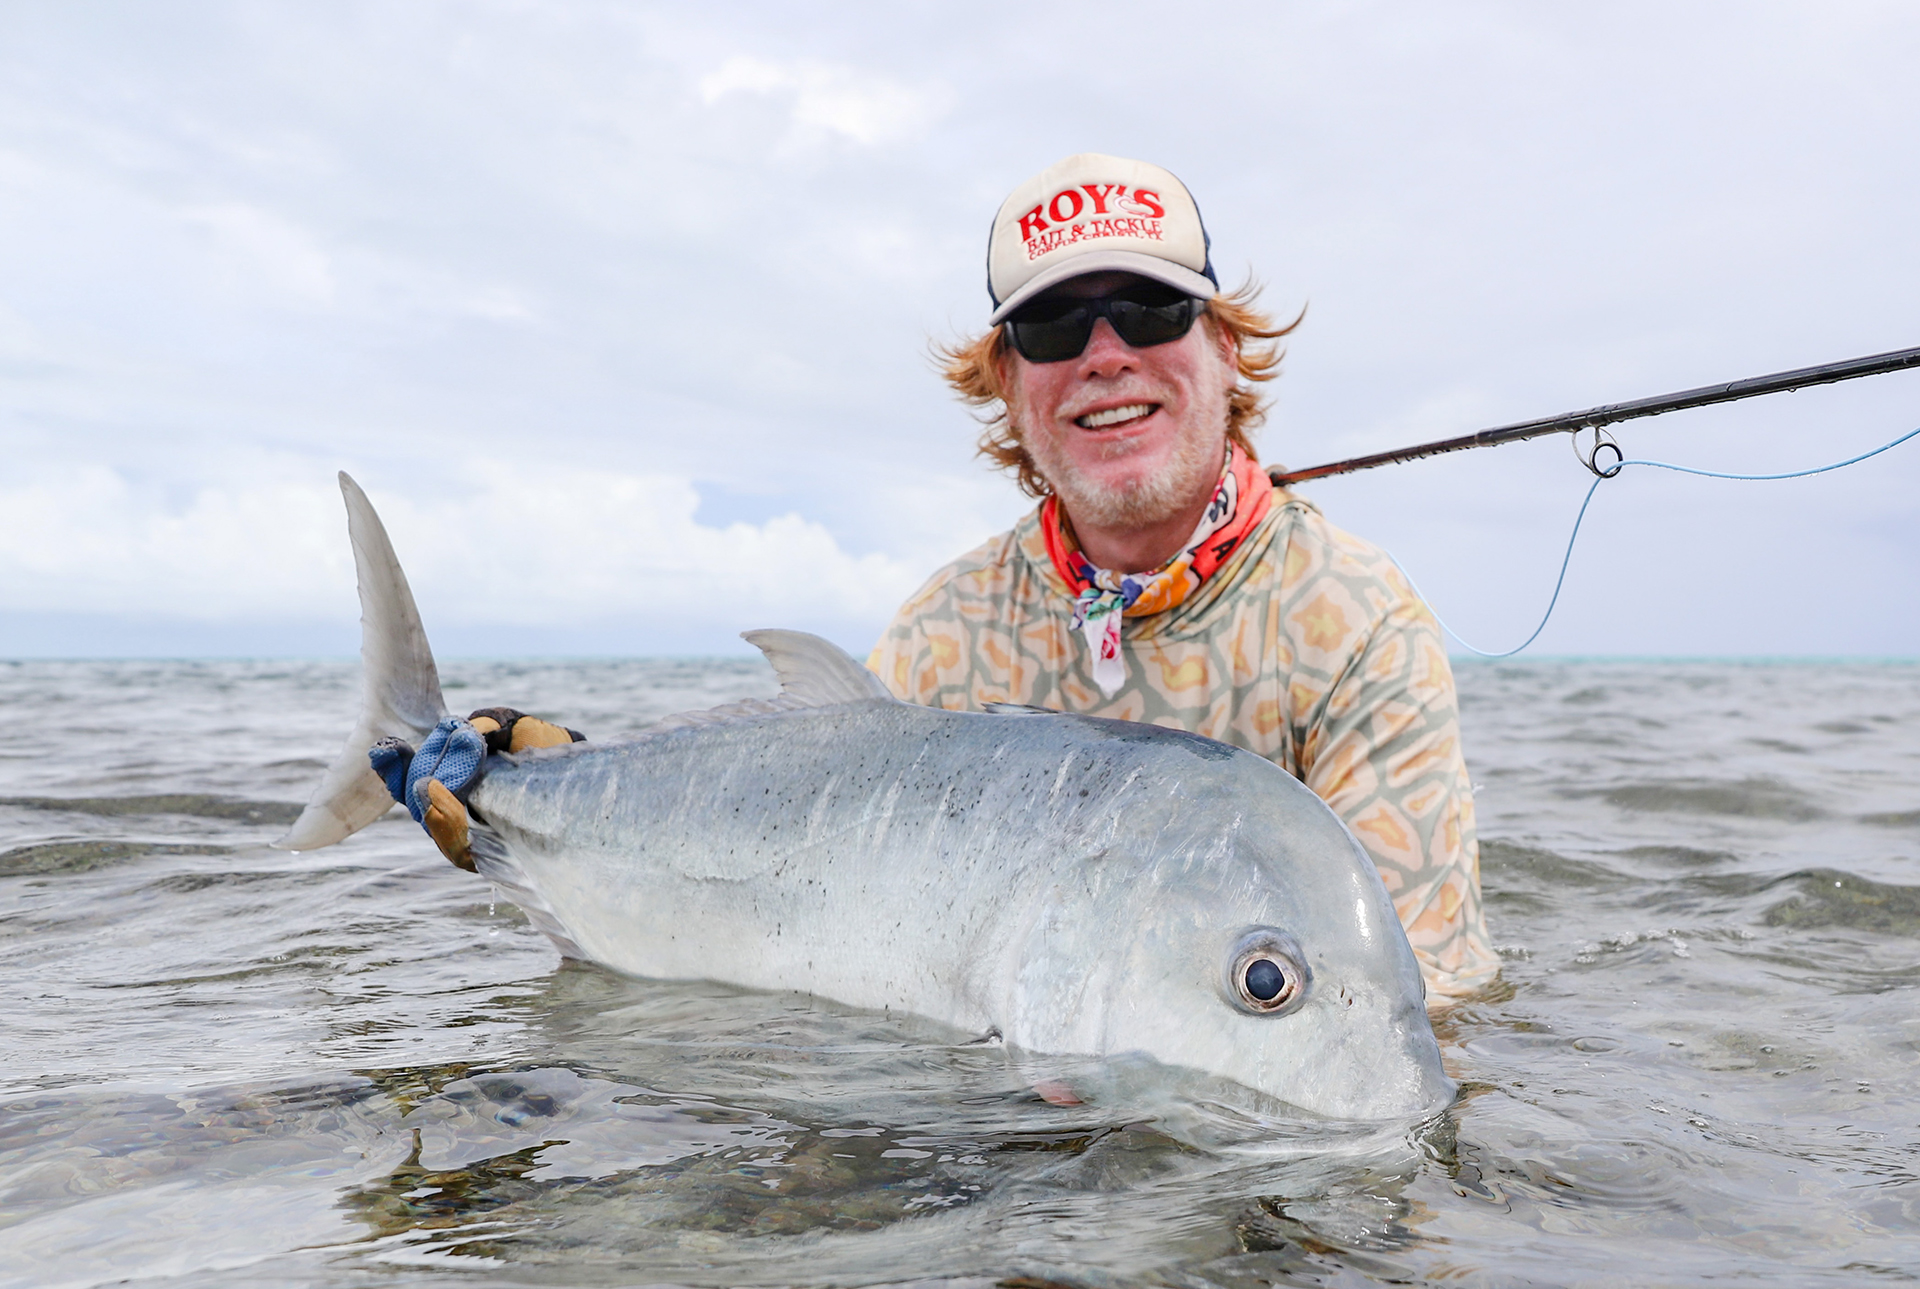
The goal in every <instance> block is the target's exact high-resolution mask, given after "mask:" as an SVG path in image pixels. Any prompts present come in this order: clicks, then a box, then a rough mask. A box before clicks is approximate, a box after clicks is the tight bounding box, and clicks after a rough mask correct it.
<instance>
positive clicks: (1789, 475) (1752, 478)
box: [1388, 430, 1920, 658]
mask: <svg viewBox="0 0 1920 1289" xmlns="http://www.w3.org/2000/svg"><path fill="white" fill-rule="evenodd" d="M1915 437H1920V430H1908V431H1907V432H1906V433H1905V434H1902V435H1901V436H1900V437H1899V438H1897V439H1895V440H1893V442H1891V443H1883V444H1881V445H1880V446H1879V447H1877V448H1875V449H1873V451H1871V452H1862V453H1861V454H1860V455H1859V456H1857V457H1848V458H1847V459H1846V460H1845V461H1835V462H1834V463H1833V464H1832V465H1819V466H1815V467H1813V468H1812V469H1811V470H1788V471H1786V472H1784V473H1782V474H1730V473H1728V472H1726V471H1723V470H1700V469H1696V468H1695V467H1693V466H1690V465H1674V464H1673V463H1672V462H1671V461H1640V460H1628V461H1620V462H1616V463H1615V464H1614V465H1613V467H1612V468H1611V469H1609V470H1607V471H1606V472H1605V473H1603V474H1596V475H1595V477H1594V480H1593V483H1592V485H1591V486H1590V487H1588V489H1587V495H1586V497H1585V498H1583V499H1582V500H1581V502H1580V513H1579V514H1577V515H1575V516H1574V517H1573V532H1572V533H1570V534H1569V535H1568V536H1567V552H1566V554H1565V555H1562V556H1561V557H1560V576H1559V577H1557V578H1555V579H1554V582H1553V596H1552V598H1550V599H1549V600H1548V601H1547V611H1546V612H1545V613H1543V614H1541V615H1540V625H1539V626H1537V627H1535V628H1534V629H1533V633H1532V634H1531V635H1529V636H1528V637H1527V638H1526V639H1525V640H1522V641H1521V642H1520V643H1519V644H1517V645H1515V646H1514V647H1513V648H1511V649H1506V650H1502V651H1501V652H1499V653H1494V652H1491V651H1489V650H1486V649H1481V648H1479V647H1477V646H1475V645H1472V644H1468V642H1467V640H1466V639H1465V638H1464V637H1463V636H1462V635H1461V634H1460V633H1459V632H1458V631H1455V630H1454V629H1453V628H1452V627H1450V626H1448V625H1447V623H1446V619H1444V618H1442V617H1441V616H1440V615H1439V614H1438V613H1433V606H1432V605H1431V604H1429V605H1427V611H1428V612H1429V613H1433V620H1434V621H1435V622H1438V623H1439V624H1440V629H1441V630H1442V631H1445V632H1446V633H1447V634H1448V635H1450V636H1452V637H1453V638H1454V639H1455V640H1458V641H1459V642H1460V643H1461V644H1462V645H1464V646H1465V647H1466V649H1467V652H1469V653H1477V654H1479V655H1480V656H1481V657H1482V658H1511V657H1513V655H1515V654H1517V653H1519V652H1520V651H1521V650H1522V649H1525V648H1526V647H1527V646H1528V645H1530V644H1532V643H1533V642H1534V641H1535V640H1538V639H1539V638H1540V633H1541V632H1542V631H1545V630H1546V629H1547V622H1548V620H1549V619H1551V618H1552V617H1553V610H1554V606H1555V605H1557V604H1559V603H1560V590H1561V588H1562V587H1564V586H1565V585H1566V584H1567V566H1568V565H1569V564H1571V563H1572V562H1573V546H1574V543H1575V542H1577V541H1579V540H1580V524H1581V521H1582V520H1584V519H1586V517H1587V507H1588V506H1590V505H1592V504H1593V494H1594V493H1595V492H1597V491H1599V488H1600V485H1601V484H1603V483H1605V482H1606V481H1607V480H1609V479H1611V478H1613V477H1614V476H1615V475H1617V474H1619V473H1620V472H1621V471H1622V470H1624V469H1626V468H1627V467H1628V466H1630V465H1647V466H1652V467H1654V468H1655V469H1656V470H1676V471H1678V472H1679V473H1681V474H1697V475H1700V476H1701V477H1702V478H1706V479H1740V480H1744V481H1747V482H1765V481H1768V480H1772V479H1804V478H1806V477H1807V476H1808V475H1812V474H1825V473H1826V472H1827V471H1829V470H1839V469H1842V468H1844V467H1846V466H1850V465H1857V464H1859V463H1860V462H1862V461H1865V460H1866V459H1867V458H1868V457H1877V456H1879V455H1880V454H1881V453H1882V452H1885V451H1888V450H1889V449H1891V448H1897V447H1899V446H1900V445H1901V444H1902V443H1905V442H1906V441H1907V440H1908V439H1911V438H1915ZM1388 558H1390V559H1391V558H1392V556H1389V557H1388ZM1393 562H1394V566H1395V567H1396V568H1399V569H1400V575H1401V576H1402V577H1405V578H1406V579H1407V585H1408V586H1412V587H1413V593H1414V594H1415V595H1419V596H1420V599H1421V600H1422V601H1423V602H1424V601H1425V600H1426V598H1427V597H1426V596H1424V595H1420V588H1419V587H1418V586H1417V585H1415V584H1414V580H1413V577H1412V576H1411V575H1410V574H1409V573H1408V572H1407V570H1406V568H1405V567H1404V566H1402V565H1401V563H1400V561H1399V560H1397V559H1396V560H1394V561H1393Z"/></svg>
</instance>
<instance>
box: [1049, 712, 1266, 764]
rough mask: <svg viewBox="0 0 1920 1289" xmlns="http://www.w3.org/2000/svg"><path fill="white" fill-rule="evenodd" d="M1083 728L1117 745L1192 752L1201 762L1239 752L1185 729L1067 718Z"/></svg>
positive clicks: (1084, 717) (1103, 718)
mask: <svg viewBox="0 0 1920 1289" xmlns="http://www.w3.org/2000/svg"><path fill="white" fill-rule="evenodd" d="M1070 719H1072V720H1077V721H1079V722H1081V723H1082V724H1084V725H1093V726H1097V727H1099V728H1100V729H1101V730H1102V731H1103V732H1104V733H1105V734H1106V735H1107V736H1108V737H1109V738H1111V739H1113V740H1114V741H1115V742H1116V743H1146V744H1150V745H1160V746H1170V747H1177V748H1179V749H1180V750H1182V751H1184V752H1191V753H1193V755H1195V756H1197V757H1199V758H1200V759H1201V760H1203V761H1225V760H1228V759H1230V758H1231V757H1233V756H1234V754H1235V753H1236V752H1238V751H1239V749H1238V748H1235V747H1231V746H1229V745H1228V744H1225V743H1221V742H1217V741H1216V740H1214V739H1210V738H1204V737H1202V736H1201V735H1198V734H1189V733H1188V732H1187V731H1185V730H1170V729H1166V728H1163V727H1162V726H1159V725H1143V724H1141V723H1140V722H1138V721H1116V720H1113V719H1111V718H1109V717H1105V716H1075V717H1072V718H1070Z"/></svg>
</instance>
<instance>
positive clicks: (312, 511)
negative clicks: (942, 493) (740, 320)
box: [0, 460, 924, 627]
mask: <svg viewBox="0 0 1920 1289" xmlns="http://www.w3.org/2000/svg"><path fill="white" fill-rule="evenodd" d="M253 472H254V473H255V474H259V475H278V476H280V477H281V478H282V479H283V480H284V479H286V478H288V477H290V475H291V471H290V470H289V469H288V468H286V467H285V466H282V467H280V468H273V467H267V468H264V469H263V468H261V467H260V466H258V465H257V464H256V465H255V467H254V471H253ZM433 482H434V484H435V487H436V491H435V492H434V493H433V494H431V495H423V494H422V493H420V492H400V491H398V490H396V489H394V488H392V487H380V486H377V485H370V491H371V495H372V496H373V498H374V504H375V506H376V507H377V508H378V509H379V510H380V512H381V515H382V518H383V519H384V521H385V523H386V525H387V528H388V531H389V532H390V533H391V534H392V536H393V540H394V544H395V548H396V550H397V551H398V552H399V554H400V558H401V563H402V564H403V565H404V566H405V567H406V569H407V571H408V574H409V577H410V579H411V581H412V583H413V585H414V587H415V589H416V591H417V592H418V594H419V595H420V598H421V601H422V603H423V604H430V605H432V606H433V609H434V612H435V614H436V615H437V616H438V617H439V619H440V620H442V621H447V622H460V621H465V622H479V621H493V622H499V623H503V624H515V625H542V624H548V623H552V622H555V621H576V622H591V621H594V620H596V619H599V620H608V619H614V618H621V617H631V616H635V615H646V616H653V615H658V616H661V617H663V618H665V619H668V620H674V619H693V620H698V621H702V622H714V623H722V624H737V626H738V627H747V626H756V625H766V624H768V623H774V622H779V621H781V620H783V615H784V616H785V617H786V618H788V619H793V620H798V619H799V618H802V617H806V618H816V619H817V618H822V617H828V618H835V619H841V620H847V619H851V620H856V621H880V620H884V618H885V616H886V615H888V614H889V613H891V611H892V610H893V609H894V608H895V607H896V606H897V605H898V604H899V603H900V601H901V600H903V599H905V598H906V596H907V595H908V594H909V593H910V592H911V591H912V590H913V589H914V587H915V586H916V585H917V584H918V582H919V580H920V578H921V577H923V576H924V570H923V569H916V568H913V567H909V566H908V565H906V564H905V563H903V562H902V561H900V560H898V559H895V558H892V557H890V556H887V555H879V554H868V555H854V554H850V553H848V552H847V551H845V550H842V549H841V547H840V545H839V543H838V542H837V541H836V540H835V539H834V537H833V535H832V534H831V533H829V532H828V531H827V530H826V528H824V527H823V526H822V525H820V524H818V523H815V522H813V521H810V520H807V519H804V518H802V517H801V516H800V515H798V514H784V515H777V516H774V517H772V518H769V519H767V520H765V521H763V522H761V523H755V524H750V523H732V524H728V525H725V526H713V525H706V524H701V523H699V522H697V521H696V519H695V518H694V513H695V511H696V509H697V508H698V506H699V504H700V497H699V493H698V491H697V490H696V489H695V487H694V485H693V484H692V483H691V482H690V481H688V480H686V479H684V478H676V477H671V476H664V475H631V474H620V473H613V472H605V471H593V470H585V469H569V468H564V467H542V466H538V465H530V464H528V463H526V462H505V461H498V460H487V461H478V462H473V463H469V464H467V465H464V466H462V467H461V468H459V469H458V470H457V471H456V472H455V474H454V476H453V477H452V478H451V479H446V478H441V479H436V480H434V481H433ZM449 485H451V486H449ZM351 581H352V560H351V557H350V555H349V553H348V548H347V541H346V532H345V522H344V519H343V516H342V510H341V505H340V499H339V495H338V493H337V492H336V491H335V490H334V489H333V488H332V487H331V486H328V485H326V484H322V483H320V482H318V481H316V482H313V483H308V482H304V481H300V482H284V481H283V482H278V483H272V482H268V483H254V484H246V483H241V482H227V483H221V484H209V485H207V486H204V487H201V488H198V489H196V490H194V491H193V492H191V493H190V494H188V495H186V496H185V497H183V498H179V499H171V500H170V499H169V497H168V496H167V493H166V491H165V490H164V489H162V488H158V487H153V486H148V485H144V484H141V483H137V482H135V481H133V480H130V479H128V478H127V477H125V476H124V475H122V474H119V473H116V472H115V471H113V470H111V469H108V468H106V467H103V466H74V467H69V468H67V469H64V470H60V471H57V472H46V473H42V474H41V475H40V476H39V477H37V478H35V479H34V480H33V481H31V482H23V483H15V484H13V485H11V486H4V487H0V607H4V608H5V609H8V610H13V611H16V612H19V611H29V612H31V611H40V612H47V611H61V612H91V613H123V614H136V615H158V616H166V617H178V618H189V619H198V620H218V619H222V618H230V617H242V616H245V617H258V616H267V615H275V614H285V615H290V616H296V617H315V616H320V617H326V616H334V615H336V614H338V613H340V612H343V611H345V610H346V609H347V607H348V606H349V605H350V603H351V597H350V594H349V593H348V592H347V590H346V588H347V587H348V586H349V585H350V584H351Z"/></svg>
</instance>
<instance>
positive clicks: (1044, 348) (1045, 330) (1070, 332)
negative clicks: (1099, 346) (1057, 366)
mask: <svg viewBox="0 0 1920 1289" xmlns="http://www.w3.org/2000/svg"><path fill="white" fill-rule="evenodd" d="M1007 331H1008V333H1009V334H1010V335H1011V336H1012V338H1013V347H1014V348H1015V349H1018V350H1019V351H1020V356H1021V357H1022V358H1025V359H1026V360H1027V361H1028V362H1030V363H1058V362H1065V361H1066V360H1067V359H1069V358H1077V357H1079V356H1080V351H1081V350H1083V349H1085V348H1086V347H1087V338H1088V337H1089V336H1091V335H1092V334H1093V310H1092V309H1090V308H1089V307H1088V306H1087V302H1086V301H1085V300H1039V301H1036V302H1034V303H1033V304H1030V305H1028V306H1027V307H1026V308H1024V309H1022V310H1020V312H1018V313H1016V314H1014V315H1013V317H1012V318H1010V319H1008V320H1007Z"/></svg>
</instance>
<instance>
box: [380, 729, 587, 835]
mask: <svg viewBox="0 0 1920 1289" xmlns="http://www.w3.org/2000/svg"><path fill="white" fill-rule="evenodd" d="M585 741H586V737H585V736H584V735H582V734H580V733H579V732H577V731H575V730H570V729H567V728H565V727H564V726H560V725H555V724H552V723H551V722H549V721H543V720H541V719H539V718H538V717H535V716H527V715H523V714H522V713H520V712H517V711H515V710H513V709H512V708H511V707H484V708H481V709H480V710H479V711H477V712H475V713H473V715H472V716H470V717H468V718H467V719H466V720H461V719H460V718H459V717H457V716H449V717H448V718H447V719H446V720H443V721H441V722H440V723H439V724H438V725H436V726H434V727H433V732H432V733H430V734H428V735H427V737H426V739H425V741H423V742H422V743H421V744H420V750H419V751H417V752H416V751H414V749H413V748H412V747H410V746H408V744H407V743H406V742H405V741H404V740H402V739H398V738H383V739H381V740H380V741H379V742H378V743H375V744H374V745H373V747H372V748H371V749H370V750H369V751H368V753H367V758H368V760H369V761H371V762H372V764H373V769H374V773H376V774H378V775H379V776H380V778H381V779H382V780H383V781H384V782H385V783H386V785H387V791H388V793H389V794H391V795H392V797H393V799H394V800H395V801H398V802H399V803H400V804H401V805H403V806H405V807H406V808H407V813H408V814H410V815H412V816H413V821H414V822H415V823H417V824H419V825H420V826H421V827H423V828H425V829H426V830H427V835H428V836H429V837H431V838H433V843H434V845H436V846H438V847H439V848H440V853H441V854H443V855H445V856H446V857H447V859H448V860H449V861H451V862H452V863H453V864H454V865H455V866H456V867H459V868H464V869H466V870H467V871H468V872H472V871H473V847H472V830H471V820H470V819H469V817H468V814H467V807H466V794H467V793H468V792H469V791H470V790H471V789H472V787H473V785H474V784H475V783H477V782H479V779H480V770H481V767H482V765H483V764H484V763H485V761H486V758H487V755H488V754H489V753H493V752H524V751H527V750H528V749H530V748H538V747H558V746H561V745H563V744H567V743H584V742H585Z"/></svg>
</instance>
